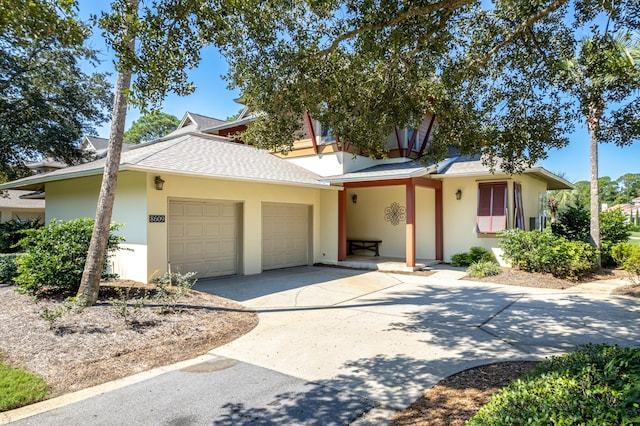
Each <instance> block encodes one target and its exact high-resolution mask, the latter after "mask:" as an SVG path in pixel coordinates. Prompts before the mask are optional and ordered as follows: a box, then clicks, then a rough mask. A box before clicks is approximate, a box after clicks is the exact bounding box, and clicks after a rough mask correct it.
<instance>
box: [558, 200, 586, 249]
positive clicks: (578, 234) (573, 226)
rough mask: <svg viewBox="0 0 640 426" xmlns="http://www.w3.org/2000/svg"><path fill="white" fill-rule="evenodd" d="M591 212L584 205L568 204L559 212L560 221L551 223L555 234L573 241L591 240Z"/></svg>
mask: <svg viewBox="0 0 640 426" xmlns="http://www.w3.org/2000/svg"><path fill="white" fill-rule="evenodd" d="M589 227H590V214H589V212H588V211H587V210H585V209H583V208H582V207H573V206H568V207H566V208H564V209H562V210H560V211H559V212H558V221H557V222H556V223H554V224H552V225H551V229H552V230H553V234H554V235H556V236H558V237H564V238H566V239H568V240H572V241H584V242H585V243H588V242H589V241H590V240H591V237H590V234H589Z"/></svg>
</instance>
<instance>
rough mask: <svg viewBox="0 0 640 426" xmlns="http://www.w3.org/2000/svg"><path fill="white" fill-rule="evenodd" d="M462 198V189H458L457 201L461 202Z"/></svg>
mask: <svg viewBox="0 0 640 426" xmlns="http://www.w3.org/2000/svg"><path fill="white" fill-rule="evenodd" d="M461 198H462V189H458V190H457V191H456V200H459V199H461Z"/></svg>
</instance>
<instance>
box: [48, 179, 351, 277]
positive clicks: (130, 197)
mask: <svg viewBox="0 0 640 426" xmlns="http://www.w3.org/2000/svg"><path fill="white" fill-rule="evenodd" d="M155 176H156V174H147V173H143V172H130V171H129V172H127V171H125V172H122V173H120V176H119V178H118V187H117V191H116V200H115V204H114V210H113V220H112V222H114V223H122V224H123V225H124V226H122V227H121V228H120V231H119V234H120V235H123V236H124V237H125V238H126V243H125V245H124V246H123V247H125V248H128V249H129V250H128V251H122V252H120V253H119V254H118V255H117V256H115V257H114V258H113V259H112V261H111V264H110V266H111V268H112V269H113V271H114V272H116V273H118V274H120V276H121V277H123V278H129V279H135V280H138V281H143V282H146V281H149V280H151V279H153V278H154V277H157V276H159V275H162V274H164V273H165V272H166V271H167V223H166V222H164V223H150V222H149V221H148V216H149V215H164V216H165V217H166V216H167V215H168V212H167V209H168V200H169V199H196V200H197V199H200V200H202V199H205V200H206V199H210V200H225V201H236V202H239V203H240V204H241V208H242V214H241V216H242V219H241V220H242V224H241V231H240V232H241V235H242V240H241V244H240V246H241V250H242V256H241V259H242V260H241V264H240V268H241V273H242V274H256V273H260V272H262V203H263V202H274V203H296V204H306V205H308V206H311V207H312V213H311V221H312V254H311V257H310V259H309V263H314V262H321V261H327V262H336V261H337V258H338V236H337V234H338V226H337V224H338V191H337V190H335V189H327V190H323V189H315V188H308V187H301V186H288V185H274V184H263V183H255V182H239V181H230V180H214V179H202V178H197V177H188V176H177V175H165V174H163V175H162V178H163V179H164V180H165V184H164V189H163V190H162V191H158V190H156V189H155V187H154V179H155ZM100 181H101V177H99V176H91V177H85V178H78V179H72V180H68V181H61V182H52V183H48V184H47V187H46V193H47V204H46V208H47V212H46V214H47V218H56V219H58V220H70V219H73V218H77V217H94V216H95V209H96V203H97V199H98V192H99V188H100Z"/></svg>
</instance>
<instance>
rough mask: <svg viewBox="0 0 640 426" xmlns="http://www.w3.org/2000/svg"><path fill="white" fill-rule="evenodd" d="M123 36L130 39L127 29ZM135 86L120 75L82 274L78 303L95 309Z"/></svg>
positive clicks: (133, 4) (134, 2) (132, 0)
mask: <svg viewBox="0 0 640 426" xmlns="http://www.w3.org/2000/svg"><path fill="white" fill-rule="evenodd" d="M129 5H130V6H131V7H132V10H137V6H138V0H129ZM123 37H125V38H126V37H127V33H126V29H125V30H124V34H123ZM134 43H135V40H134V39H133V38H131V40H130V41H129V48H130V49H131V50H132V51H133V49H134V47H135V46H134ZM130 86H131V72H120V73H118V79H117V81H116V87H115V99H114V101H113V116H112V117H111V128H110V130H109V145H108V147H107V156H106V158H105V164H104V172H103V174H102V185H101V187H100V196H99V197H98V205H97V207H96V221H95V224H94V226H93V232H92V234H91V242H90V244H89V252H88V253H87V261H86V263H85V265H84V271H83V272H82V280H81V281H80V288H79V289H78V294H77V297H78V303H79V304H81V305H83V306H91V305H93V304H94V303H95V302H96V300H98V291H99V290H100V278H101V277H102V271H103V269H104V256H105V253H106V250H107V243H108V241H109V231H110V229H111V214H112V212H113V203H114V200H115V196H116V186H117V183H118V170H119V168H120V155H121V154H122V141H123V139H124V125H125V120H126V118H127V103H128V101H127V97H128V96H127V93H128V92H129V87H130Z"/></svg>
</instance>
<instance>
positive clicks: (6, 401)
mask: <svg viewBox="0 0 640 426" xmlns="http://www.w3.org/2000/svg"><path fill="white" fill-rule="evenodd" d="M47 391H48V386H47V383H46V382H45V381H44V379H42V378H41V377H39V376H36V375H35V374H32V373H29V372H28V371H25V370H23V369H21V368H13V367H10V366H9V365H7V364H4V363H3V362H0V412H1V411H7V410H12V409H14V408H18V407H22V406H25V405H29V404H33V403H34V402H38V401H40V400H42V399H44V398H45V396H47Z"/></svg>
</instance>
